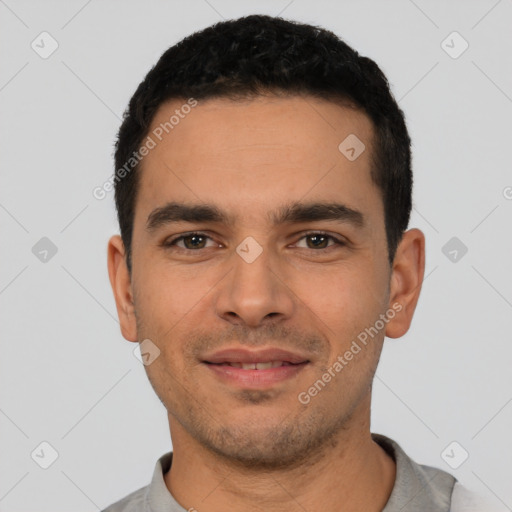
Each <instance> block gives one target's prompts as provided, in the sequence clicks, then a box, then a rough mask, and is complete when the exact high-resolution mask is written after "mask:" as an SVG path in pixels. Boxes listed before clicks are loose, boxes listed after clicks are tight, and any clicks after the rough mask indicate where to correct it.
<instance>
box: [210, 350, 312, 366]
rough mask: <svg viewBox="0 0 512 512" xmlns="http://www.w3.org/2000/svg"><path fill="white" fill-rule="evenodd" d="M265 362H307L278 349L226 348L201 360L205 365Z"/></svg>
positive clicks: (301, 357) (294, 354) (305, 359)
mask: <svg viewBox="0 0 512 512" xmlns="http://www.w3.org/2000/svg"><path fill="white" fill-rule="evenodd" d="M267 361H283V362H284V361H286V362H288V363H293V364H298V363H305V362H309V359H308V358H307V357H304V356H302V355H300V354H296V353H293V352H289V351H288V350H283V349H279V348H266V349H263V350H244V349H241V348H228V349H224V350H219V351H217V352H214V353H212V354H210V355H207V356H205V357H204V358H203V362H206V363H217V364H218V363H262V362H267Z"/></svg>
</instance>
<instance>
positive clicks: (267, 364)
mask: <svg viewBox="0 0 512 512" xmlns="http://www.w3.org/2000/svg"><path fill="white" fill-rule="evenodd" d="M203 362H204V363H206V364H213V365H216V366H232V367H233V368H241V369H242V370H269V369H271V368H280V367H281V366H298V365H301V364H305V363H309V361H304V362H302V363H290V362H289V361H262V362H256V363H242V362H239V361H226V362H223V363H212V362H210V361H203Z"/></svg>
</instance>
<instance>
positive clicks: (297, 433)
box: [109, 16, 424, 467]
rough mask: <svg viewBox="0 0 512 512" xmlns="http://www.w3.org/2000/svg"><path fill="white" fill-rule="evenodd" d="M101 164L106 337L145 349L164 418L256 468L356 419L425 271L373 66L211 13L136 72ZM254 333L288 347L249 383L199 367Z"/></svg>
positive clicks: (399, 130) (343, 48) (332, 45)
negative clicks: (110, 218)
mask: <svg viewBox="0 0 512 512" xmlns="http://www.w3.org/2000/svg"><path fill="white" fill-rule="evenodd" d="M143 148H145V150H144V149H143ZM141 155H142V158H140V156H141ZM127 163H128V164H130V163H131V164H133V165H129V166H128V167H127ZM115 165H116V169H117V170H119V169H125V172H123V173H122V176H121V177H119V176H120V174H119V173H118V174H117V177H116V178H118V179H116V180H115V181H116V206H117V211H118V218H119V224H120V230H121V236H114V237H112V239H111V240H110V242H109V274H110V280H111V283H112V287H113V290H114V295H115V298H116V304H117V308H118V314H119V317H120V322H121V329H122V333H123V335H124V337H125V338H126V339H128V340H130V341H134V342H136V341H139V342H140V341H142V340H145V339H149V340H151V346H155V347H157V350H158V351H159V355H158V357H157V358H156V359H154V361H152V362H151V364H149V365H147V366H146V370H147V373H148V377H149V379H150V381H151V383H152V385H153V387H154V389H155V391H156V393H157V394H158V396H159V398H160V399H161V401H162V403H163V404H164V405H165V407H166V408H167V410H168V413H169V420H170V423H171V434H172V433H173V429H174V431H175V433H176V436H181V437H182V438H183V437H186V436H188V437H189V438H190V439H194V440H195V441H197V442H198V443H200V444H201V445H202V446H204V447H206V448H208V449H210V450H212V451H213V452H215V453H217V454H218V455H220V456H224V457H229V458H230V459H236V460H238V461H239V462H240V463H243V464H251V465H252V466H254V465H258V464H260V465H265V466H267V467H268V466H273V465H276V464H280V465H283V464H291V463H296V462H297V461H299V459H300V457H304V456H308V453H310V452H311V450H313V449H317V448H318V447H319V446H320V445H321V444H322V443H325V442H326V441H327V440H332V439H333V437H334V436H335V435H336V433H337V432H339V431H340V429H343V428H345V429H349V427H350V425H351V424H353V425H355V424H358V425H359V428H360V427H361V425H362V423H361V422H362V421H363V419H364V421H366V419H368V416H369V404H370V394H371V383H372V380H373V375H374V373H375V369H376V367H377V364H378V360H379V356H380V351H381V349H382V343H383V340H384V336H385V335H388V336H389V337H399V336H402V335H403V334H404V333H405V332H406V331H407V329H408V328H409V325H410V321H411V319H412V314H413V312H414V309H415V307H416V303H417V299H418V296H419V290H420V287H421V281H422V277H423V269H424V239H423V235H422V234H421V232H420V231H418V230H409V231H406V229H407V226H408V222H409V215H410V210H411V193H412V172H411V158H410V139H409V136H408V133H407V129H406V125H405V122H404V116H403V113H402V112H401V110H400V109H399V107H398V105H397V104H396V101H395V100H394V98H393V96H392V94H391V92H390V90H389V85H388V82H387V80H386V78H385V76H384V75H383V73H382V72H381V70H380V69H379V68H378V66H377V65H376V64H375V63H374V62H373V61H372V60H370V59H368V58H366V57H362V56H360V55H359V54H358V53H357V52H356V51H355V50H353V49H352V48H350V47H349V46H348V45H347V44H345V43H344V42H343V41H342V40H340V39H339V38H338V37H337V36H336V35H334V34H333V33H331V32H329V31H326V30H323V29H320V28H317V27H313V26H309V25H304V24H299V23H295V22H290V21H285V20H283V19H280V18H271V17H268V16H248V17H245V18H241V19H239V20H234V21H227V22H222V23H218V24H216V25H214V26H212V27H209V28H207V29H205V30H203V31H201V32H198V33H195V34H193V35H191V36H189V37H187V38H185V39H184V40H183V41H181V42H179V43H178V44H176V45H174V46H173V47H171V48H170V49H169V50H167V51H166V52H165V53H164V54H163V55H162V57H161V58H160V60H159V61H158V63H157V64H156V66H154V67H153V68H152V69H151V71H150V72H149V73H148V74H147V76H146V77H145V79H144V80H143V82H142V83H141V84H140V85H139V87H138V89H137V91H136V92H135V94H134V96H133V97H132V99H131V101H130V104H129V107H128V109H127V110H126V112H125V116H124V120H123V123H122V126H121V128H120V130H119V136H118V140H117V144H116V153H115ZM193 233H196V234H195V235H194V234H193ZM180 236H181V238H180ZM391 311H392V313H391ZM362 333H367V336H366V339H365V340H364V341H365V342H363V339H364V335H363V334H362ZM370 333H371V334H370ZM357 340H359V342H357ZM354 342H356V345H357V346H358V347H359V350H358V349H357V348H355V345H354ZM267 347H273V348H279V349H284V350H287V351H289V352H292V353H293V354H295V356H297V357H298V358H302V360H303V361H304V362H303V363H302V365H301V367H300V368H298V369H295V370H296V371H295V373H294V374H293V375H292V376H290V377H289V378H287V379H284V380H282V381H279V382H276V383H274V384H267V385H262V386H256V387H255V386H252V385H247V386H245V385H241V384H240V383H237V384H236V385H235V384H233V383H232V382H231V383H230V382H228V381H226V379H225V377H219V375H218V374H217V372H216V370H213V366H212V361H211V360H212V359H215V356H216V354H217V352H218V351H219V350H221V349H225V348H244V349H246V350H248V351H256V350H260V349H262V348H267ZM347 351H352V354H353V356H352V357H350V356H348V354H347V356H348V357H350V359H349V360H347V361H346V360H345V359H343V355H344V354H346V353H347ZM155 353H157V351H155ZM340 357H341V358H342V359H343V360H344V361H346V364H342V363H341V362H340V360H339V358H340ZM336 361H338V363H339V364H342V369H339V365H338V366H337V365H335V362H336ZM261 371H265V370H261ZM326 372H327V373H329V374H330V375H331V378H330V379H329V382H328V383H325V384H326V385H325V386H324V387H322V389H321V390H320V389H317V392H314V391H311V392H307V391H308V389H310V388H311V386H312V385H313V384H315V382H317V381H318V380H319V379H322V378H323V376H324V375H325V374H326ZM325 380H326V379H325V378H324V381H325ZM316 387H317V388H318V387H319V385H317V386H316ZM304 392H306V394H302V395H301V393H304ZM299 395H301V396H302V397H303V399H302V400H301V399H299ZM306 396H308V397H309V399H307V398H304V397H306ZM312 397H314V399H311V398H312ZM326 417H327V418H328V419H327V420H326V419H325V418H326ZM269 433H272V435H271V436H269V435H268V434H269ZM173 439H174V438H173ZM276 447H279V449H278V450H277V451H276Z"/></svg>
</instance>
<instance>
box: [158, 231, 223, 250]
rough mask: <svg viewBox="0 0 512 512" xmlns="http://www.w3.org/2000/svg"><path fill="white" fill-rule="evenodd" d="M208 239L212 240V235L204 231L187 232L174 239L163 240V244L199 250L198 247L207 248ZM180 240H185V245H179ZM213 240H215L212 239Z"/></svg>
mask: <svg viewBox="0 0 512 512" xmlns="http://www.w3.org/2000/svg"><path fill="white" fill-rule="evenodd" d="M206 240H212V239H211V237H209V236H207V235H205V234H204V233H186V234H184V235H180V236H178V237H176V238H174V239H172V240H166V241H164V242H163V244H162V245H163V246H164V247H172V246H176V247H179V248H180V249H184V250H191V251H194V250H198V249H205V248H206V246H205V243H206ZM180 242H183V244H184V246H180V245H178V243H180ZM212 242H213V240H212ZM214 245H215V244H214ZM217 245H218V244H217ZM210 247H211V246H210Z"/></svg>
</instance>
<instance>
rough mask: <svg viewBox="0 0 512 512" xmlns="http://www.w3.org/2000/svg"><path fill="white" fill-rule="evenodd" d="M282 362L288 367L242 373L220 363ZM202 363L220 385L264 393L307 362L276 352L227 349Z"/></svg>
mask: <svg viewBox="0 0 512 512" xmlns="http://www.w3.org/2000/svg"><path fill="white" fill-rule="evenodd" d="M268 361H283V362H287V363H290V364H288V365H286V366H277V367H275V368H267V369H264V370H244V369H243V368H238V367H235V366H229V365H223V364H222V363H260V362H268ZM202 363H203V364H204V365H205V367H206V368H208V369H209V370H210V371H211V372H212V373H213V375H215V376H216V377H217V378H218V379H219V380H221V381H222V382H224V383H226V384H229V385H234V386H237V387H241V388H244V389H262V388H263V389H264V388H269V387H271V386H273V385H275V384H277V383H280V382H283V381H286V380H288V379H291V378H293V377H295V376H296V375H297V374H298V373H299V372H301V371H302V370H303V369H304V368H305V367H306V366H307V365H308V364H309V363H310V360H309V359H308V358H307V357H306V356H303V355H301V354H297V353H293V352H289V351H288V350H283V349H278V348H266V349H263V350H257V351H256V350H246V349H240V348H230V349H224V350H220V351H218V352H214V353H213V354H211V355H207V356H205V357H204V359H203V361H202Z"/></svg>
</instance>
